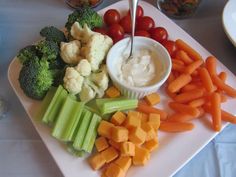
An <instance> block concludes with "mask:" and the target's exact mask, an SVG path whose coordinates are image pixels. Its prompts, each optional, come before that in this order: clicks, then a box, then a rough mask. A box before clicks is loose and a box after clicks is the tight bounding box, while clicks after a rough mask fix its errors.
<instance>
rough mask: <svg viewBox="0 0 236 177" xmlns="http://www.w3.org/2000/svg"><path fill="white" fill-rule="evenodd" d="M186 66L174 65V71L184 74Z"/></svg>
mask: <svg viewBox="0 0 236 177" xmlns="http://www.w3.org/2000/svg"><path fill="white" fill-rule="evenodd" d="M184 68H185V67H184V65H180V64H177V63H172V71H178V72H181V73H182V72H183V71H184Z"/></svg>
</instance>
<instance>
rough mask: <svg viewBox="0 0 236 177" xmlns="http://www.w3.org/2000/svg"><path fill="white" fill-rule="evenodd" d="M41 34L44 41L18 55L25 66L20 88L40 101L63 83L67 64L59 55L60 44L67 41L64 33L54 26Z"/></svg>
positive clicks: (20, 75) (28, 47)
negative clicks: (51, 89)
mask: <svg viewBox="0 0 236 177" xmlns="http://www.w3.org/2000/svg"><path fill="white" fill-rule="evenodd" d="M40 34H41V36H43V37H45V39H44V40H41V41H40V42H38V43H37V44H36V45H30V46H27V47H25V48H23V49H21V50H20V51H19V53H18V55H17V57H18V59H19V61H20V62H21V63H22V65H23V67H22V69H21V71H20V74H19V83H20V87H21V88H22V90H23V91H24V93H25V94H26V95H27V96H29V97H31V98H33V99H38V100H40V99H42V98H43V97H44V96H45V95H46V93H47V91H48V90H49V88H50V87H51V86H52V85H55V86H57V85H59V84H60V83H62V79H63V76H64V71H63V68H64V67H65V63H64V62H63V60H62V59H61V58H60V55H59V51H60V48H59V44H60V43H61V42H62V41H66V37H65V35H64V33H63V32H61V31H60V30H58V29H57V28H55V27H53V26H50V27H45V28H43V29H42V30H41V32H40Z"/></svg>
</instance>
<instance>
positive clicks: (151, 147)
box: [144, 138, 158, 152]
mask: <svg viewBox="0 0 236 177" xmlns="http://www.w3.org/2000/svg"><path fill="white" fill-rule="evenodd" d="M144 147H145V148H146V149H147V150H149V151H150V152H152V151H154V150H155V149H157V148H158V139H157V138H154V139H152V140H150V141H147V142H145V144H144Z"/></svg>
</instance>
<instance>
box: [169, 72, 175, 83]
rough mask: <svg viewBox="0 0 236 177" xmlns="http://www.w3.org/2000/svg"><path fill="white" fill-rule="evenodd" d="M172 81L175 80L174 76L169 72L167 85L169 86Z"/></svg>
mask: <svg viewBox="0 0 236 177" xmlns="http://www.w3.org/2000/svg"><path fill="white" fill-rule="evenodd" d="M173 80H175V76H174V74H173V72H170V75H169V77H168V79H167V83H168V84H169V83H170V82H172V81H173Z"/></svg>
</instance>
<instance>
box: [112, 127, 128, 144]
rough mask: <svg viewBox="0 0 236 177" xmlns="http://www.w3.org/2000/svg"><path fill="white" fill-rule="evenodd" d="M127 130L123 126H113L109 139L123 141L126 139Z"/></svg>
mask: <svg viewBox="0 0 236 177" xmlns="http://www.w3.org/2000/svg"><path fill="white" fill-rule="evenodd" d="M128 134H129V131H128V130H127V129H126V128H125V127H119V126H115V127H112V129H111V139H112V140H113V141H115V142H118V143H119V142H124V141H127V140H128Z"/></svg>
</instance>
